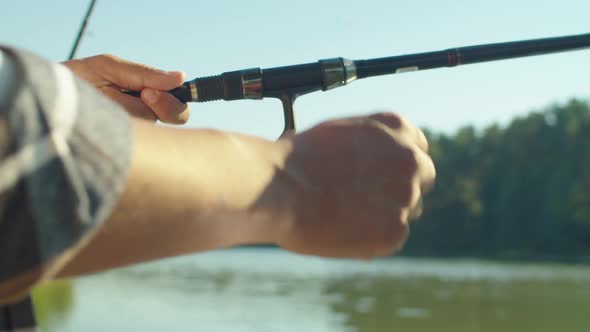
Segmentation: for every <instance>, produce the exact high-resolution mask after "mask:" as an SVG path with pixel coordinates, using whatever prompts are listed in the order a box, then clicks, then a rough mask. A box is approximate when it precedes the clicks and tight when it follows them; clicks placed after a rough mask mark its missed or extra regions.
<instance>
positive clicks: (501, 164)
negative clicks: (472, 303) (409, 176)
mask: <svg viewBox="0 0 590 332" xmlns="http://www.w3.org/2000/svg"><path fill="white" fill-rule="evenodd" d="M426 135H427V136H428V138H429V142H430V153H431V155H432V157H433V160H434V162H435V165H436V167H437V183H436V187H435V189H434V191H433V192H432V193H430V194H429V195H428V196H426V198H425V202H424V206H425V210H424V214H423V216H422V217H421V218H420V219H419V220H418V221H417V222H415V223H413V224H412V226H411V233H412V235H411V236H410V239H409V241H408V243H407V245H406V247H405V249H404V251H403V254H405V255H412V256H435V257H458V256H459V257H465V256H468V257H485V258H500V259H527V260H537V259H539V260H560V261H590V104H589V103H588V102H586V101H582V100H571V101H569V102H567V103H566V104H563V105H552V106H550V107H547V108H546V109H544V110H542V111H535V112H532V113H530V114H528V115H526V116H523V117H518V118H515V119H514V120H513V121H512V122H511V123H509V124H508V125H506V126H500V125H497V124H495V125H491V126H489V127H487V128H484V129H476V128H474V127H472V126H466V127H463V128H461V129H459V130H458V131H457V132H456V133H454V134H452V135H448V134H441V133H435V132H432V131H428V130H427V131H426Z"/></svg>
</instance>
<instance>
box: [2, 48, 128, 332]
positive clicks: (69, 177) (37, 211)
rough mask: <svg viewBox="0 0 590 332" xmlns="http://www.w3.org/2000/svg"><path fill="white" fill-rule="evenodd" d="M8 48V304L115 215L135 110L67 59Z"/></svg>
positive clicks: (4, 201)
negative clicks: (128, 109) (81, 76)
mask: <svg viewBox="0 0 590 332" xmlns="http://www.w3.org/2000/svg"><path fill="white" fill-rule="evenodd" d="M2 54H3V58H4V60H3V61H4V63H5V64H6V61H9V62H10V63H11V65H10V66H9V67H10V68H11V70H10V73H9V75H10V77H11V78H9V79H8V80H5V79H4V80H3V82H2V84H0V88H1V91H0V303H10V302H14V301H15V300H17V299H22V298H23V297H25V296H26V294H27V293H28V292H29V291H30V289H31V287H33V286H34V285H35V284H36V283H37V282H38V281H39V280H42V279H44V278H47V277H51V275H52V274H53V273H54V272H55V271H56V270H57V268H59V266H61V265H63V264H64V262H65V260H66V259H65V257H67V256H68V255H69V254H70V253H71V252H72V251H74V250H75V249H76V248H77V247H79V246H80V245H81V244H83V243H85V241H87V240H88V239H89V238H91V237H92V235H93V234H94V233H95V231H96V229H97V228H98V226H99V225H100V224H101V223H102V222H103V221H104V220H105V219H106V218H107V217H108V216H109V214H110V212H111V210H112V209H113V206H114V204H115V203H116V201H117V198H118V195H119V193H120V192H121V190H122V186H123V184H124V180H125V176H126V172H127V169H128V166H129V162H130V160H129V159H130V152H131V151H130V150H131V137H132V135H131V127H130V121H129V118H128V116H127V113H126V112H125V111H124V110H123V109H122V108H121V107H120V106H118V105H117V104H116V103H114V102H112V101H110V100H109V99H107V98H105V97H103V96H102V95H101V94H100V93H98V92H97V91H96V89H95V88H93V87H92V86H90V85H88V84H87V83H85V82H83V81H81V80H79V79H77V78H76V77H75V76H74V75H73V74H72V73H71V72H70V71H69V70H68V69H67V68H65V67H64V66H61V65H58V64H53V63H49V62H47V61H45V60H43V59H41V58H39V57H37V56H34V55H32V54H30V53H28V52H25V51H22V50H15V49H10V48H6V47H0V55H2ZM4 67H5V66H4ZM4 74H5V75H6V73H4ZM7 82H8V84H6V83H7ZM2 309H3V308H2V307H1V306H0V315H2ZM2 318H3V317H0V324H1V323H2V321H3V320H2ZM3 328H4V329H3ZM5 330H8V331H10V329H6V327H3V326H0V331H5Z"/></svg>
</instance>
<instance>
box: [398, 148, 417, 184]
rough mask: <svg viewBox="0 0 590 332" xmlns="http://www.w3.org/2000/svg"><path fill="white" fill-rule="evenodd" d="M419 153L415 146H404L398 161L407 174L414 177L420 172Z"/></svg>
mask: <svg viewBox="0 0 590 332" xmlns="http://www.w3.org/2000/svg"><path fill="white" fill-rule="evenodd" d="M418 153H419V151H417V149H416V148H414V147H404V148H402V150H401V151H400V156H399V159H398V162H399V166H400V169H401V170H402V171H403V172H404V173H405V175H407V176H410V177H413V176H415V175H416V174H417V173H418V168H419V166H420V161H419V156H418Z"/></svg>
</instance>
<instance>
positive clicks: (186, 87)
mask: <svg viewBox="0 0 590 332" xmlns="http://www.w3.org/2000/svg"><path fill="white" fill-rule="evenodd" d="M584 48H590V33H587V34H581V35H569V36H562V37H551V38H541V39H531V40H522V41H512V42H505V43H494V44H484V45H475V46H466V47H457V48H450V49H446V50H442V51H435V52H425V53H416V54H407V55H399V56H392V57H385V58H376V59H367V60H349V59H345V58H331V59H324V60H319V61H317V62H312V63H305V64H298V65H291V66H284V67H275V68H267V69H260V68H250V69H243V70H236V71H230V72H225V73H223V74H221V75H217V76H208V77H199V78H195V79H194V80H191V81H187V82H185V83H184V84H182V85H181V86H179V87H177V88H175V89H173V90H170V91H169V92H170V93H172V94H173V95H174V96H176V98H178V99H179V100H180V101H182V102H184V103H186V102H207V101H213V100H227V101H229V100H239V99H262V98H278V99H280V100H281V102H282V105H283V113H284V118H285V129H284V132H286V131H294V130H295V117H294V112H293V104H294V103H295V100H296V99H297V97H299V96H302V95H304V94H307V93H310V92H314V91H319V90H322V91H326V90H330V89H334V88H337V87H340V86H344V85H346V84H348V83H350V82H352V81H354V80H357V79H362V78H367V77H374V76H381V75H389V74H399V73H405V72H412V71H418V70H426V69H434V68H441V67H456V66H459V65H466V64H472V63H480V62H487V61H496V60H505V59H512V58H520V57H527V56H534V55H543V54H550V53H557V52H567V51H575V50H581V49H584ZM125 93H128V94H130V95H134V96H139V94H140V92H139V91H125Z"/></svg>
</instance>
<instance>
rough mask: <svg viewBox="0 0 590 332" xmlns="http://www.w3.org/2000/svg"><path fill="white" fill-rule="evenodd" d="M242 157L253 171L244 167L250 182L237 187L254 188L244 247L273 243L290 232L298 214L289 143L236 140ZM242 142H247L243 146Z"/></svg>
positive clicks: (245, 229) (296, 183)
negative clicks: (249, 185) (289, 160)
mask: <svg viewBox="0 0 590 332" xmlns="http://www.w3.org/2000/svg"><path fill="white" fill-rule="evenodd" d="M234 142H235V144H236V145H237V146H240V147H239V148H238V150H239V151H240V153H241V154H242V155H243V157H244V159H243V162H244V164H243V165H255V168H254V169H251V168H250V167H247V166H246V167H245V168H246V169H248V171H246V172H243V174H244V176H246V177H248V178H249V179H243V181H242V182H241V183H240V185H248V184H253V187H254V188H253V189H254V191H255V194H254V195H253V199H252V201H251V202H250V203H249V204H248V205H247V206H246V207H245V209H244V212H245V214H246V218H244V220H247V222H246V223H244V224H245V227H244V234H245V235H246V238H245V239H244V240H245V242H246V243H250V244H253V243H274V244H278V243H279V242H280V239H281V238H283V237H284V236H285V234H288V233H289V232H290V229H291V228H292V224H293V223H294V220H295V218H296V214H297V209H296V207H297V202H298V197H299V196H300V195H299V194H298V193H299V192H301V184H300V183H299V181H297V179H296V178H295V177H293V176H292V171H293V170H292V169H291V168H292V167H291V166H290V165H289V166H288V158H289V157H290V155H291V151H292V146H293V143H292V140H291V139H281V140H279V141H268V140H264V139H260V138H257V137H246V139H245V140H244V137H243V136H241V137H240V138H239V139H237V140H236V139H235V137H234ZM244 142H247V144H246V145H245V144H244Z"/></svg>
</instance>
